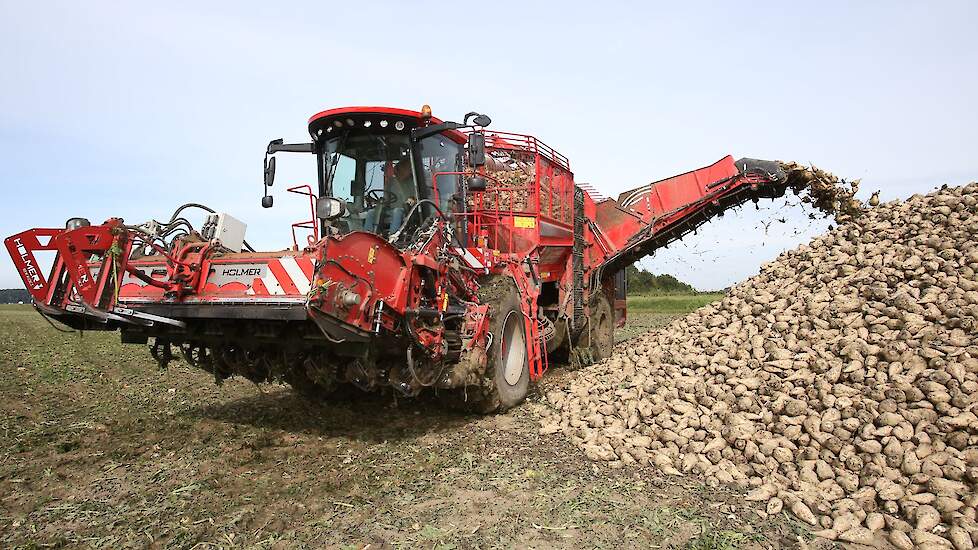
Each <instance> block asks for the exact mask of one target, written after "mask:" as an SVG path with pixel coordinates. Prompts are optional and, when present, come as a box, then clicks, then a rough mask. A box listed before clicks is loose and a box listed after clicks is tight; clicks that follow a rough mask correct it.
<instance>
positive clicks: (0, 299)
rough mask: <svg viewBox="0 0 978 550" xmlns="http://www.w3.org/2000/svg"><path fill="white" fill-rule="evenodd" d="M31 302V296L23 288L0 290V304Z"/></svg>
mask: <svg viewBox="0 0 978 550" xmlns="http://www.w3.org/2000/svg"><path fill="white" fill-rule="evenodd" d="M30 301H31V295H30V294H28V293H27V290H26V289H23V288H4V289H0V304H16V303H19V302H24V303H25V304H27V303H29V302H30Z"/></svg>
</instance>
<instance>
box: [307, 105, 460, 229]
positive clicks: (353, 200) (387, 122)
mask: <svg viewBox="0 0 978 550" xmlns="http://www.w3.org/2000/svg"><path fill="white" fill-rule="evenodd" d="M434 122H436V123H437V122H440V121H434ZM430 124H432V119H431V117H430V114H427V116H426V114H423V113H421V112H416V111H406V110H401V109H387V108H348V109H334V110H331V111H325V112H323V113H320V114H318V115H316V116H314V117H312V119H311V120H310V123H309V131H310V134H311V135H312V137H313V140H314V150H315V151H316V155H317V166H318V178H319V196H320V197H333V198H335V199H339V200H340V201H342V203H343V205H344V206H345V209H344V210H345V212H344V213H343V215H342V216H340V217H338V218H336V219H333V220H331V222H330V225H331V227H332V228H333V230H334V231H336V232H339V233H340V234H345V233H349V232H351V231H367V232H370V233H374V234H376V235H379V236H381V237H384V238H390V237H391V236H392V235H395V234H398V233H399V232H401V233H403V232H405V230H410V229H411V227H414V226H418V225H420V224H421V223H422V222H423V221H424V220H426V219H428V218H430V217H432V216H434V215H435V209H434V207H433V204H434V205H437V206H438V208H439V209H440V210H441V211H442V212H443V213H444V214H446V215H447V214H450V213H451V212H452V211H454V210H455V209H454V208H453V203H454V202H455V201H454V199H455V192H456V189H457V188H458V186H457V181H458V175H457V174H446V173H447V172H461V171H462V152H463V144H464V143H465V137H464V136H463V135H462V134H461V133H459V132H455V131H443V132H439V133H435V134H433V135H429V136H426V137H423V138H421V139H412V135H411V130H413V129H415V128H419V127H425V126H429V125H430ZM425 199H427V200H425ZM419 201H421V202H420V204H419ZM428 201H431V202H428Z"/></svg>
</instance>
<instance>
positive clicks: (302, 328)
mask: <svg viewBox="0 0 978 550" xmlns="http://www.w3.org/2000/svg"><path fill="white" fill-rule="evenodd" d="M489 123H490V119H489V117H487V116H485V115H480V114H477V113H469V114H468V115H466V116H465V118H464V119H463V122H462V123H455V122H442V121H440V120H438V119H436V118H434V117H432V116H431V111H430V109H429V108H428V107H427V106H425V108H423V109H422V110H421V111H420V112H417V111H409V110H403V109H393V108H383V107H352V108H342V109H332V110H328V111H324V112H321V113H319V114H317V115H315V116H313V117H312V118H311V119H310V120H309V134H310V137H311V142H309V143H301V144H283V142H282V140H275V141H272V142H271V143H270V144H269V146H268V150H267V153H266V157H265V158H266V160H265V167H266V168H265V196H264V198H263V199H262V204H263V206H265V207H270V206H272V197H271V196H270V195H269V194H268V188H269V187H270V186H272V183H273V181H274V174H275V157H274V154H275V153H279V152H295V153H306V154H311V155H314V156H315V159H316V166H317V174H318V190H317V192H313V190H312V189H311V188H310V187H309V186H298V187H293V188H291V189H289V190H290V191H294V192H299V193H301V194H305V195H308V196H309V201H310V209H311V210H312V216H311V219H310V220H308V221H304V222H299V223H297V224H294V226H293V240H295V232H296V229H297V228H305V229H306V230H308V231H309V233H310V235H309V236H308V239H307V242H305V243H303V245H301V246H300V245H298V244H296V245H295V246H293V247H292V248H291V249H286V250H280V251H274V252H255V251H252V250H250V247H248V246H247V243H246V242H245V241H244V239H243V237H244V225H243V224H241V223H240V222H237V221H236V220H234V219H233V218H231V217H230V216H227V215H224V214H212V215H210V216H208V218H207V222H206V223H205V224H204V226H203V227H202V228H201V229H200V230H199V231H197V230H195V229H194V228H193V227H192V226H191V224H190V223H189V222H188V221H187V220H186V218H185V217H183V216H181V212H182V211H183V210H184V209H186V208H188V207H198V208H205V209H206V207H203V206H202V205H196V204H190V205H184V206H183V207H181V209H178V211H177V212H176V213H174V215H173V217H172V218H171V219H170V220H169V221H168V222H165V223H161V222H157V221H150V222H147V223H144V224H141V225H127V224H125V223H124V222H123V220H122V219H120V218H112V219H109V220H108V221H106V222H105V223H103V224H101V225H91V224H90V223H89V222H88V221H87V220H85V219H83V218H73V219H71V220H69V221H68V223H67V226H66V228H56V229H31V230H28V231H24V232H22V233H19V234H17V235H14V236H12V237H9V238H8V239H6V241H5V244H6V246H7V250H8V251H9V253H10V255H11V257H12V258H13V261H14V263H15V264H16V266H17V269H18V271H19V272H20V275H21V277H22V278H23V280H24V283H25V284H26V286H27V288H28V290H29V291H30V292H31V295H32V296H33V301H34V305H35V307H36V308H37V309H38V311H39V312H40V313H41V314H42V315H45V316H47V317H48V318H50V319H55V320H57V321H59V322H61V323H63V324H65V325H67V326H69V327H72V328H75V329H85V330H117V329H118V330H120V331H121V335H122V341H123V342H126V343H143V344H148V345H149V348H150V352H151V353H152V355H153V356H154V357H155V358H156V359H157V360H158V361H159V362H160V363H161V364H164V365H165V364H166V363H167V362H168V361H169V360H170V359H171V358H172V357H173V354H174V353H182V355H183V357H184V358H185V360H186V361H187V362H189V363H190V364H192V365H195V366H198V367H200V368H203V369H205V370H207V371H208V372H210V373H212V374H213V375H214V377H215V379H216V380H217V381H221V380H223V379H225V378H227V377H229V376H232V375H241V376H244V377H246V378H248V379H249V380H252V381H254V382H264V381H271V380H283V381H285V382H288V383H289V384H291V385H292V386H293V387H294V388H295V389H296V390H297V391H298V392H300V393H301V394H303V395H305V396H308V397H315V398H322V397H325V396H328V395H329V394H330V393H331V392H334V391H336V390H337V389H339V388H340V387H342V386H349V385H353V386H356V387H358V388H360V389H362V390H389V389H393V390H395V391H397V392H398V393H400V394H403V395H405V396H414V395H417V394H418V393H419V392H421V391H422V390H423V389H424V388H426V387H432V388H436V391H437V392H438V393H439V394H440V395H447V396H449V399H450V400H452V401H454V402H456V403H464V404H465V406H466V407H468V408H471V409H473V410H479V411H483V412H488V411H492V410H497V409H506V408H509V407H512V406H514V405H516V404H518V403H520V402H521V401H522V400H523V399H524V397H525V396H526V393H527V388H528V385H529V383H530V381H535V380H537V379H539V378H540V377H541V376H542V375H543V373H544V372H545V371H546V370H547V365H548V358H551V359H552V358H554V357H556V356H558V355H559V356H562V357H565V358H566V357H568V356H569V354H571V353H573V354H575V355H577V356H583V357H585V358H590V359H599V358H602V357H604V356H606V355H608V353H609V352H610V350H611V348H612V345H613V342H614V337H613V333H614V329H615V326H616V325H619V326H620V325H621V324H622V323H623V322H624V317H625V302H624V292H625V288H624V286H625V285H624V275H623V274H624V268H625V266H627V265H629V264H631V263H632V262H634V261H635V260H636V259H638V258H641V257H642V256H645V255H647V254H650V253H651V252H652V251H654V250H655V249H656V248H658V247H661V246H664V245H666V244H667V243H669V242H670V241H672V240H674V239H677V238H679V237H681V236H682V235H684V234H685V233H686V232H688V231H691V230H692V229H694V228H695V227H696V226H698V225H699V224H701V223H703V222H704V221H706V220H707V219H709V218H710V217H711V216H713V215H715V214H718V213H720V212H722V211H723V210H724V209H726V208H728V207H731V206H735V205H737V204H740V203H743V202H744V201H746V200H749V199H754V200H756V199H757V198H758V197H776V196H780V195H781V194H783V193H784V191H785V188H786V179H787V178H786V176H785V173H784V171H783V170H782V168H781V166H780V165H779V164H778V163H776V162H766V161H756V160H750V159H743V160H740V161H737V162H734V160H733V159H732V158H731V157H729V156H728V157H726V158H724V159H722V160H720V161H718V162H716V163H715V164H712V165H710V166H707V167H705V168H700V169H699V170H694V171H692V172H687V173H685V174H681V175H679V176H675V177H672V178H668V179H665V180H661V181H658V182H655V183H651V184H649V185H645V186H642V187H640V188H638V189H635V190H633V191H629V192H627V193H623V194H622V195H621V196H620V197H619V198H618V200H617V201H614V200H610V199H601V198H600V197H599V196H597V194H596V193H595V192H594V191H592V190H590V189H589V188H588V187H586V186H584V185H583V184H578V185H575V183H574V176H573V173H572V172H571V169H570V163H569V162H568V160H567V158H566V157H564V156H563V155H561V154H560V153H558V152H557V151H555V150H554V149H552V148H551V147H549V146H547V145H545V144H544V143H542V142H541V141H539V140H537V139H536V138H534V137H532V136H528V135H523V134H515V133H508V132H496V131H490V130H487V129H486V127H487V126H488V125H489ZM207 210H209V209H207ZM242 247H244V248H245V250H244V251H242ZM45 250H46V251H55V252H56V254H55V255H54V256H55V259H54V262H53V265H52V266H51V270H50V272H49V274H48V276H47V277H45V276H44V274H43V273H44V272H45V271H46V270H42V269H41V268H40V267H39V266H38V263H37V260H36V258H35V252H37V251H45Z"/></svg>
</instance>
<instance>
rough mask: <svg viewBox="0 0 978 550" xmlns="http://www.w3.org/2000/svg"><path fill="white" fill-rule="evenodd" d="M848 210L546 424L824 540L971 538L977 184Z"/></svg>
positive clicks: (602, 367) (588, 381) (977, 485)
mask: <svg viewBox="0 0 978 550" xmlns="http://www.w3.org/2000/svg"><path fill="white" fill-rule="evenodd" d="M853 207H854V205H853ZM849 214H858V213H857V212H854V211H852V212H844V213H843V215H842V216H840V217H839V219H840V221H844V222H845V223H843V224H842V225H840V226H839V227H837V228H836V229H834V230H833V231H831V232H830V233H829V234H827V235H825V236H823V237H820V238H817V239H815V240H814V241H813V242H811V243H810V244H808V245H805V246H802V247H799V248H798V249H796V250H794V251H791V252H787V253H785V254H783V255H782V256H781V257H780V258H778V259H777V260H776V261H774V262H772V263H770V264H768V265H766V266H765V267H764V268H763V269H762V270H761V273H760V274H759V275H757V276H755V277H753V278H751V279H749V280H747V281H745V282H744V283H742V284H739V285H737V286H736V287H734V288H733V289H732V291H731V293H730V294H729V296H727V297H725V298H724V299H723V300H722V301H719V302H717V303H715V304H712V305H709V306H706V307H704V308H702V309H699V310H697V311H695V312H694V313H691V314H689V315H687V316H685V317H683V318H681V319H679V320H676V321H675V322H673V323H672V324H670V325H669V326H667V327H665V328H663V329H661V330H656V331H653V332H651V333H649V334H648V335H646V336H642V337H640V338H636V339H634V340H631V341H630V342H629V345H628V347H627V349H619V351H618V353H616V354H615V355H614V356H612V357H611V358H609V359H607V360H606V361H604V362H602V363H600V364H598V365H594V366H592V367H590V368H588V369H585V370H583V371H581V372H580V373H579V376H578V377H577V378H576V379H575V380H573V381H572V382H571V383H570V384H569V385H568V386H566V387H564V388H560V389H556V390H552V391H550V392H549V393H548V394H547V401H548V403H549V404H550V406H551V409H550V410H549V412H548V413H546V416H545V418H544V419H543V422H542V428H541V433H542V434H551V433H562V434H564V435H566V436H567V437H568V439H569V440H570V441H571V442H573V443H575V444H576V445H577V446H578V447H580V448H581V450H582V451H583V452H584V454H585V455H586V456H587V457H588V458H590V459H592V460H594V461H596V462H599V463H605V464H606V465H608V466H610V467H611V468H625V469H626V470H627V469H628V468H627V467H629V466H633V465H642V466H644V465H647V464H654V465H655V466H656V467H657V468H658V469H659V471H661V472H663V473H665V474H667V475H670V476H674V477H676V478H680V479H700V480H703V481H704V482H705V483H706V484H707V485H708V486H710V487H718V488H720V487H740V488H743V489H744V490H746V491H748V492H747V497H746V499H747V500H748V501H753V502H757V503H758V505H759V506H760V507H761V509H762V510H761V511H760V513H761V514H768V515H770V516H772V517H779V516H782V515H784V514H785V513H786V512H788V511H790V513H791V515H792V516H793V517H795V518H798V519H799V520H801V521H802V522H804V523H806V524H808V525H810V526H811V528H812V529H813V530H816V531H817V534H818V535H819V536H821V537H822V538H823V539H827V540H833V541H840V542H845V543H851V544H866V545H874V546H879V547H896V548H901V549H903V548H913V547H919V548H951V547H954V548H956V549H964V548H972V547H974V545H975V544H976V543H978V525H976V522H975V519H976V507H978V418H976V413H978V339H976V336H975V335H976V333H978V276H976V272H978V184H974V183H973V184H970V185H968V186H966V187H959V188H942V189H940V190H938V191H935V192H933V193H931V194H929V195H926V196H914V197H911V198H910V199H909V200H907V201H905V202H892V203H887V204H883V205H880V206H878V207H875V208H873V209H870V210H868V211H867V212H865V213H863V214H862V215H857V216H856V217H855V218H854V219H853V218H851V217H850V216H849Z"/></svg>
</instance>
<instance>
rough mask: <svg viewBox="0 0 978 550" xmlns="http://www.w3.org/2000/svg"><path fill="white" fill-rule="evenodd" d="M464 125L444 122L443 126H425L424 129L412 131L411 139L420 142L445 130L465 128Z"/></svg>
mask: <svg viewBox="0 0 978 550" xmlns="http://www.w3.org/2000/svg"><path fill="white" fill-rule="evenodd" d="M465 127H466V126H465V125H464V124H459V123H458V122H442V123H441V124H433V125H431V126H425V127H424V128H415V129H413V130H411V139H412V140H413V141H420V140H422V139H424V138H426V137H428V136H433V135H435V134H437V133H438V132H444V131H445V130H458V129H459V128H465Z"/></svg>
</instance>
